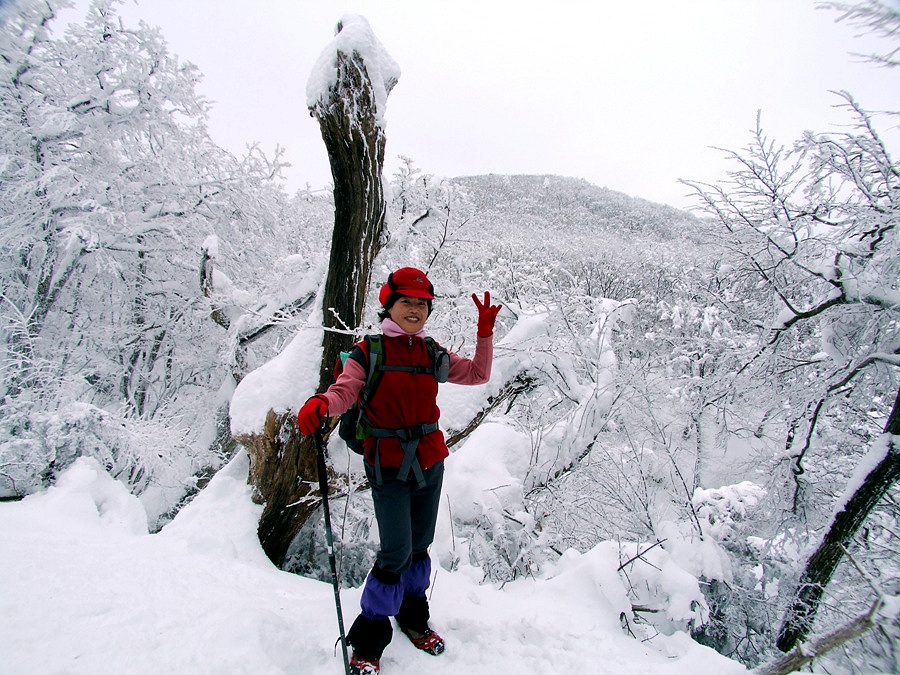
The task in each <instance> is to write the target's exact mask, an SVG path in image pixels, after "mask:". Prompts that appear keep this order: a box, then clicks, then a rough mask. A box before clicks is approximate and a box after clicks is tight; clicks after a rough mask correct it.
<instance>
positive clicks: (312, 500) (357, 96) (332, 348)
mask: <svg viewBox="0 0 900 675" xmlns="http://www.w3.org/2000/svg"><path fill="white" fill-rule="evenodd" d="M398 77H399V71H398V69H397V68H396V64H394V62H393V60H392V59H391V58H390V57H389V56H388V55H387V54H386V53H385V52H384V50H383V48H381V46H380V44H379V42H378V40H377V39H376V38H375V37H374V35H372V33H371V29H370V28H369V26H368V23H367V22H366V21H365V20H364V19H362V18H361V17H357V16H347V17H344V18H343V19H342V20H341V22H340V23H339V24H338V26H337V34H336V37H335V39H334V41H333V42H332V43H331V45H329V47H328V48H326V50H325V51H324V52H323V54H322V57H320V59H319V61H318V63H317V65H316V67H315V69H314V71H313V74H312V76H311V78H310V82H309V87H308V92H307V99H308V104H309V108H310V112H311V114H312V115H313V116H315V117H316V119H317V120H318V121H319V125H320V127H321V130H322V138H323V140H324V141H325V146H326V148H327V150H328V158H329V161H330V163H331V173H332V176H333V178H334V206H335V212H334V233H333V237H332V243H331V255H330V259H329V267H328V274H327V277H326V280H325V288H324V293H323V305H322V310H323V311H322V313H323V321H324V324H323V326H324V328H325V334H324V338H323V343H322V347H323V353H322V362H321V368H320V376H319V388H318V390H319V391H321V390H323V389H325V388H326V387H327V386H328V385H329V384H331V382H332V381H333V368H334V364H335V362H336V360H337V359H338V358H339V354H340V352H341V351H342V350H346V349H348V348H349V347H350V346H351V345H352V343H353V337H354V332H355V331H356V329H357V327H358V326H359V324H360V323H361V321H362V317H363V310H364V307H365V300H366V295H367V291H368V286H369V281H370V279H371V273H372V263H373V261H374V259H375V256H376V255H377V253H378V250H379V248H380V243H381V239H382V233H383V230H384V218H385V202H384V190H383V186H382V168H383V165H384V148H385V135H384V128H383V117H382V115H383V112H384V105H385V101H386V99H387V94H388V93H389V92H390V90H391V89H392V88H393V86H394V85H395V84H396V82H397V78H398ZM265 427H266V428H265V432H264V433H263V434H262V435H261V436H254V437H253V438H252V439H241V441H240V442H242V443H243V444H245V445H247V447H248V448H249V449H250V453H251V460H252V462H251V472H250V480H251V483H252V484H253V485H254V487H255V488H256V491H257V495H258V498H260V499H261V500H262V501H264V503H265V505H266V506H265V509H264V511H263V515H262V517H261V519H260V524H259V538H260V542H261V543H262V546H263V549H264V550H265V551H266V554H267V555H268V556H269V558H270V559H271V560H272V561H273V562H275V563H276V564H281V562H282V561H283V560H284V557H285V555H286V553H287V549H288V546H289V545H290V543H291V540H292V539H293V538H294V536H295V535H296V534H297V532H298V531H299V529H300V527H302V525H303V523H304V522H306V520H307V518H308V517H309V516H310V515H311V514H312V513H313V512H314V511H315V510H316V509H317V508H318V505H319V500H318V498H317V495H316V491H317V490H318V488H317V483H316V481H317V478H318V472H317V468H316V449H315V446H314V445H313V442H312V439H311V438H308V437H307V438H301V437H300V434H299V432H298V430H297V427H296V423H295V421H294V418H293V414H292V413H286V414H280V415H279V414H276V413H274V412H272V413H270V414H269V416H268V418H267V420H266V425H265ZM311 492H312V494H310V493H311ZM289 504H291V505H293V506H292V507H290V508H288V507H287V505H289Z"/></svg>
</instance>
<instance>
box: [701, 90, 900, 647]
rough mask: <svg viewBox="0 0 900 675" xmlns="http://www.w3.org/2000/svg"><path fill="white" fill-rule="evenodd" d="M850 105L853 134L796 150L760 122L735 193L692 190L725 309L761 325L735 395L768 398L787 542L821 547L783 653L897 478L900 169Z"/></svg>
mask: <svg viewBox="0 0 900 675" xmlns="http://www.w3.org/2000/svg"><path fill="white" fill-rule="evenodd" d="M840 96H841V98H842V100H843V102H844V105H845V106H846V108H847V109H848V111H849V113H850V114H851V115H852V117H853V120H854V125H853V128H852V129H851V130H850V131H847V132H845V133H832V134H813V133H808V134H807V135H806V136H805V137H804V138H803V139H802V140H801V141H799V142H798V143H797V144H796V145H795V146H794V147H793V148H791V149H786V148H783V147H779V146H777V145H776V144H775V143H773V142H772V141H770V140H769V139H767V138H766V137H765V135H764V134H763V132H762V130H761V128H760V127H759V125H758V126H757V131H756V134H755V136H754V140H753V143H752V144H751V146H750V147H749V148H748V149H747V150H746V151H744V152H734V153H730V155H731V157H732V159H733V160H734V161H735V163H736V166H737V168H736V169H735V170H734V171H733V172H732V173H731V174H730V176H731V179H730V181H729V182H728V183H726V184H721V185H718V186H715V187H713V186H705V185H699V184H694V187H696V188H697V193H698V195H699V196H700V198H701V199H702V201H703V204H704V206H705V208H706V210H707V212H708V213H709V214H710V215H712V216H713V217H714V218H715V220H716V221H717V222H718V223H719V224H720V226H721V227H722V228H723V232H724V235H725V237H726V242H727V244H726V245H727V247H728V248H729V249H730V252H731V255H730V256H729V258H728V260H727V266H726V267H723V268H720V271H721V272H722V273H723V275H727V276H728V277H731V278H732V279H734V280H736V282H735V283H731V284H727V283H725V284H723V286H722V287H723V289H724V288H727V290H726V292H725V293H724V294H723V295H721V296H719V297H720V303H721V306H722V307H725V308H728V309H729V311H731V312H732V313H733V315H734V316H735V317H736V318H737V319H738V320H740V321H742V322H745V323H749V324H752V325H755V326H757V328H758V337H757V339H756V340H755V341H754V342H753V343H751V348H750V351H749V352H748V354H747V358H746V360H745V362H744V363H743V365H742V366H741V367H740V368H738V369H737V370H736V371H735V373H734V377H733V379H732V383H731V387H732V389H731V393H729V394H727V396H728V397H730V398H731V401H732V402H734V401H736V400H741V399H744V401H745V405H747V404H749V403H750V402H751V397H755V401H756V402H757V404H759V403H760V402H762V401H763V400H764V398H767V399H768V401H769V403H768V404H765V403H763V404H762V405H761V410H762V411H764V412H763V414H762V415H761V416H757V418H756V419H757V421H758V423H759V429H758V433H760V434H765V435H769V434H772V433H776V434H777V429H778V428H779V426H780V428H781V429H782V430H783V432H782V433H783V436H782V438H783V441H782V451H781V453H780V454H779V457H780V460H781V461H782V462H783V466H784V467H785V469H787V471H785V472H783V473H782V474H781V475H783V476H785V477H786V478H787V479H788V482H787V483H786V486H790V490H789V491H787V492H786V493H784V496H785V497H786V503H785V510H784V512H783V514H782V521H781V522H782V528H784V529H782V532H786V531H788V528H791V531H793V532H794V533H796V534H801V532H802V530H798V529H797V528H808V531H809V532H810V537H813V538H818V539H819V544H818V546H817V547H816V549H815V551H814V552H813V553H812V555H810V557H809V558H808V559H807V561H806V565H805V568H804V569H803V571H802V574H801V575H800V578H799V580H798V581H797V584H798V585H797V589H796V592H795V595H794V598H793V599H792V600H791V602H790V606H789V608H788V611H787V614H786V616H785V619H784V622H783V624H782V627H781V631H780V634H779V639H778V646H779V648H781V649H782V650H785V651H786V650H788V649H790V648H791V647H793V646H794V644H795V643H796V642H797V641H798V640H803V639H804V638H805V637H806V636H807V635H808V634H809V632H810V630H811V629H812V626H813V621H814V619H815V616H816V612H817V609H818V607H819V604H820V602H821V600H822V598H823V596H824V594H825V592H826V590H827V587H828V583H829V581H830V580H831V579H832V577H833V575H834V574H835V571H836V569H837V567H838V565H839V564H840V563H841V562H842V560H843V559H844V555H845V550H846V549H850V548H852V547H853V542H854V539H855V537H856V536H857V534H858V533H859V532H860V531H861V528H862V526H863V525H864V524H865V523H866V522H867V519H868V518H869V517H870V516H871V514H872V513H873V511H874V510H875V509H876V507H877V506H878V504H879V503H880V502H881V500H882V499H884V498H885V497H886V496H887V495H888V494H889V492H890V490H891V489H892V487H893V486H894V485H895V482H896V480H897V478H898V477H900V459H898V458H900V452H898V449H897V448H896V447H895V446H896V434H897V431H900V429H898V427H897V404H896V400H897V389H898V386H897V366H898V365H900V332H898V320H900V316H898V307H900V303H898V301H900V287H898V279H900V255H898V252H900V245H898V241H900V240H898V238H897V222H898V219H900V206H898V195H900V178H898V177H900V171H898V167H897V164H896V163H895V161H894V160H893V159H892V157H891V156H890V154H889V152H888V149H887V146H886V144H885V143H884V141H883V140H882V138H881V137H880V135H879V133H878V131H877V124H876V119H875V117H874V116H873V115H872V114H870V113H868V112H866V111H865V110H863V109H862V108H861V107H860V106H859V105H858V104H857V102H856V101H855V100H854V99H853V98H852V96H851V95H850V94H848V93H845V92H842V93H841V94H840ZM761 385H762V386H763V387H764V389H761V388H760V386H761ZM724 400H725V399H723V404H724ZM841 480H843V481H845V483H846V486H845V487H844V488H843V489H842V488H841V487H840V481H841ZM829 502H831V503H829ZM835 502H836V503H835ZM829 508H834V509H835V514H836V515H835V516H834V518H833V519H831V520H830V521H829V520H827V519H826V520H823V519H822V518H821V515H820V514H822V513H823V511H825V512H827V510H828V509H829ZM773 534H774V533H773ZM803 541H804V538H803V536H802V534H801V537H800V545H801V546H802V545H803V543H802V542H803ZM807 541H808V540H807Z"/></svg>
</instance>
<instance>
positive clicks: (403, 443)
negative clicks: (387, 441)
mask: <svg viewBox="0 0 900 675" xmlns="http://www.w3.org/2000/svg"><path fill="white" fill-rule="evenodd" d="M437 430H438V423H437V422H433V423H431V424H416V425H414V426H411V427H405V428H403V429H379V428H377V427H372V428H371V435H372V437H373V438H374V439H375V462H374V464H375V480H376V481H377V482H378V484H379V485H380V484H381V483H382V478H381V457H380V456H379V455H380V453H379V447H378V441H379V440H380V439H382V438H398V439H400V447H401V448H403V461H402V462H401V463H400V469H399V470H398V472H397V480H401V481H405V480H406V479H407V477H408V476H409V471H410V469H412V472H413V475H414V476H415V477H416V482H417V483H418V484H419V487H420V488H421V487H424V486H425V476H424V475H423V474H422V467H421V466H419V460H418V458H417V457H416V448H417V447H418V446H419V439H421V438H423V437H425V436H427V435H428V434H431V433H434V432H435V431H437Z"/></svg>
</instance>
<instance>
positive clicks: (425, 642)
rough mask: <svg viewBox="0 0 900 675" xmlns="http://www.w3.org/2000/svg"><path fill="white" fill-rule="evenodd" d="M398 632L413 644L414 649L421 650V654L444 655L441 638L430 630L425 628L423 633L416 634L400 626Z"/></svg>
mask: <svg viewBox="0 0 900 675" xmlns="http://www.w3.org/2000/svg"><path fill="white" fill-rule="evenodd" d="M400 630H401V631H402V632H403V634H404V635H405V636H406V637H408V638H409V641H410V642H412V643H413V645H414V646H415V647H416V649H421V650H422V651H423V652H427V653H429V654H431V655H433V656H437V655H438V654H443V653H444V640H443V638H441V636H440V635H438V634H437V633H435V632H434V631H433V630H431V629H430V628H426V629H425V632H424V633H418V632H416V631H414V630H411V629H409V628H404V627H403V626H400Z"/></svg>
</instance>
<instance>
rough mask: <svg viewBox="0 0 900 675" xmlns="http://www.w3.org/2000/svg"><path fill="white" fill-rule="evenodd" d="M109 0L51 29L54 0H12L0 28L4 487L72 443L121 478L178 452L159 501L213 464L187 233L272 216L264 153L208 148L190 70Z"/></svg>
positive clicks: (148, 477)
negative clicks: (80, 19)
mask: <svg viewBox="0 0 900 675" xmlns="http://www.w3.org/2000/svg"><path fill="white" fill-rule="evenodd" d="M116 4H117V3H116V2H115V1H113V0H106V1H99V2H96V3H94V4H93V5H92V7H91V9H90V11H89V12H88V15H87V17H86V19H85V21H84V23H83V24H81V25H79V24H73V25H72V26H71V27H70V28H69V29H68V30H67V31H66V33H65V34H64V35H63V36H61V37H55V36H53V35H52V34H51V33H50V31H49V28H50V26H51V25H52V22H53V20H54V18H55V16H56V14H57V12H58V10H59V9H60V8H61V7H65V6H66V5H67V3H65V2H55V0H49V1H47V2H32V1H28V2H22V3H19V4H17V5H16V6H15V7H14V8H12V9H10V10H9V11H8V14H7V16H6V17H5V21H4V23H3V24H2V26H0V148H2V150H0V153H2V157H3V161H2V164H0V226H2V232H3V235H2V240H0V277H2V288H3V296H2V299H0V303H2V304H0V327H2V339H3V346H4V349H5V350H6V354H7V356H6V358H5V359H4V363H5V365H6V367H5V368H4V371H3V373H2V378H3V389H2V392H0V408H2V412H0V438H2V445H0V453H2V460H0V463H2V467H3V468H2V472H3V474H4V475H5V481H4V485H3V490H4V492H6V493H18V494H22V493H24V492H27V491H28V490H30V489H32V488H33V487H34V486H35V485H36V484H38V483H40V482H41V481H45V480H48V479H49V478H51V477H52V475H53V472H54V471H56V470H58V469H60V468H63V467H64V466H66V465H67V464H68V463H69V462H71V461H72V459H73V458H74V457H75V456H77V455H79V454H94V455H96V456H98V457H99V458H100V459H101V460H102V461H103V462H104V464H105V465H106V466H107V467H108V468H109V469H110V470H111V471H112V472H113V473H114V474H116V475H118V476H120V477H122V478H123V479H125V480H127V481H128V482H129V483H130V484H131V485H132V487H133V488H134V489H135V491H137V492H141V491H143V490H144V489H145V488H147V487H148V485H150V484H152V483H153V482H154V480H153V478H152V476H153V475H154V474H157V473H159V472H160V471H163V472H165V469H164V465H171V466H173V467H174V466H177V467H178V468H177V469H175V470H174V472H173V473H174V475H176V476H177V475H180V476H181V477H180V478H172V477H169V478H167V479H166V481H167V482H169V483H170V485H169V486H167V487H166V488H165V490H166V491H168V492H169V493H171V494H170V496H169V498H171V497H172V496H173V495H174V494H177V493H178V492H179V491H183V490H184V485H183V484H181V483H182V481H183V480H184V479H185V478H188V477H189V476H190V474H191V473H193V472H194V471H196V470H198V469H200V468H202V467H204V466H207V465H210V464H215V463H216V462H217V461H218V460H216V459H215V457H214V456H204V455H205V453H206V452H207V450H206V449H198V445H201V444H200V443H198V441H199V440H200V439H202V438H204V437H208V436H209V433H210V432H209V430H210V429H212V425H213V418H212V416H211V415H208V408H209V407H212V408H213V409H214V408H215V405H216V404H215V402H214V395H215V391H216V389H218V386H219V383H220V382H219V380H220V378H221V373H220V366H219V362H220V358H219V355H218V353H217V351H218V345H217V341H216V340H214V339H212V340H211V339H210V335H211V334H212V331H213V330H215V327H214V324H212V322H210V321H209V320H208V318H207V316H208V314H209V311H210V306H209V301H208V300H207V299H205V298H204V297H203V295H202V293H201V292H200V284H199V283H198V280H197V277H198V271H197V270H198V268H199V265H200V257H201V253H200V250H201V244H202V242H203V241H204V239H206V238H207V237H208V236H210V235H218V236H219V237H221V239H222V240H224V241H225V242H228V245H229V246H234V245H236V244H237V243H238V242H240V245H242V246H243V245H248V246H249V245H251V244H252V243H254V241H255V240H258V238H259V237H260V236H263V235H260V234H259V233H260V231H262V232H265V231H269V230H271V231H275V229H276V228H274V227H272V225H273V224H275V223H278V220H276V219H277V218H284V217H285V216H286V215H287V211H286V208H285V204H286V199H284V197H283V194H282V193H281V192H280V191H278V190H275V189H272V188H271V187H269V186H270V184H271V178H272V177H273V176H276V175H277V173H278V167H279V160H278V158H277V157H276V159H275V160H269V159H267V158H266V157H265V156H264V155H263V154H262V153H261V152H260V151H259V150H258V149H252V150H251V152H250V153H249V154H248V156H247V157H246V158H244V159H238V158H235V157H234V156H232V155H230V154H229V153H227V152H225V151H224V150H221V149H220V148H218V147H217V146H216V145H215V144H214V143H213V142H212V141H211V140H210V139H209V136H208V134H207V132H206V126H205V122H206V115H207V110H208V107H207V104H206V103H205V101H204V100H203V98H202V97H201V96H200V95H199V94H198V93H197V91H196V85H197V82H198V81H199V74H198V72H197V70H196V68H194V67H193V66H191V65H189V64H183V63H181V62H179V60H178V59H177V58H175V57H174V56H173V55H171V54H169V52H168V50H167V47H166V44H165V41H164V40H163V38H162V36H161V35H160V33H159V31H158V30H156V29H153V28H151V27H149V26H147V25H144V24H141V25H139V26H138V27H137V28H131V27H127V26H125V25H123V23H122V22H121V20H120V18H119V17H118V16H117V13H116ZM264 236H265V237H266V238H268V239H269V240H271V236H270V235H264ZM241 240H243V241H241ZM249 257H254V254H253V253H252V249H251V253H250V254H249ZM258 267H263V266H262V265H258ZM204 400H205V402H204V403H200V401H204ZM204 417H207V418H208V419H204ZM163 501H165V500H163Z"/></svg>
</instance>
